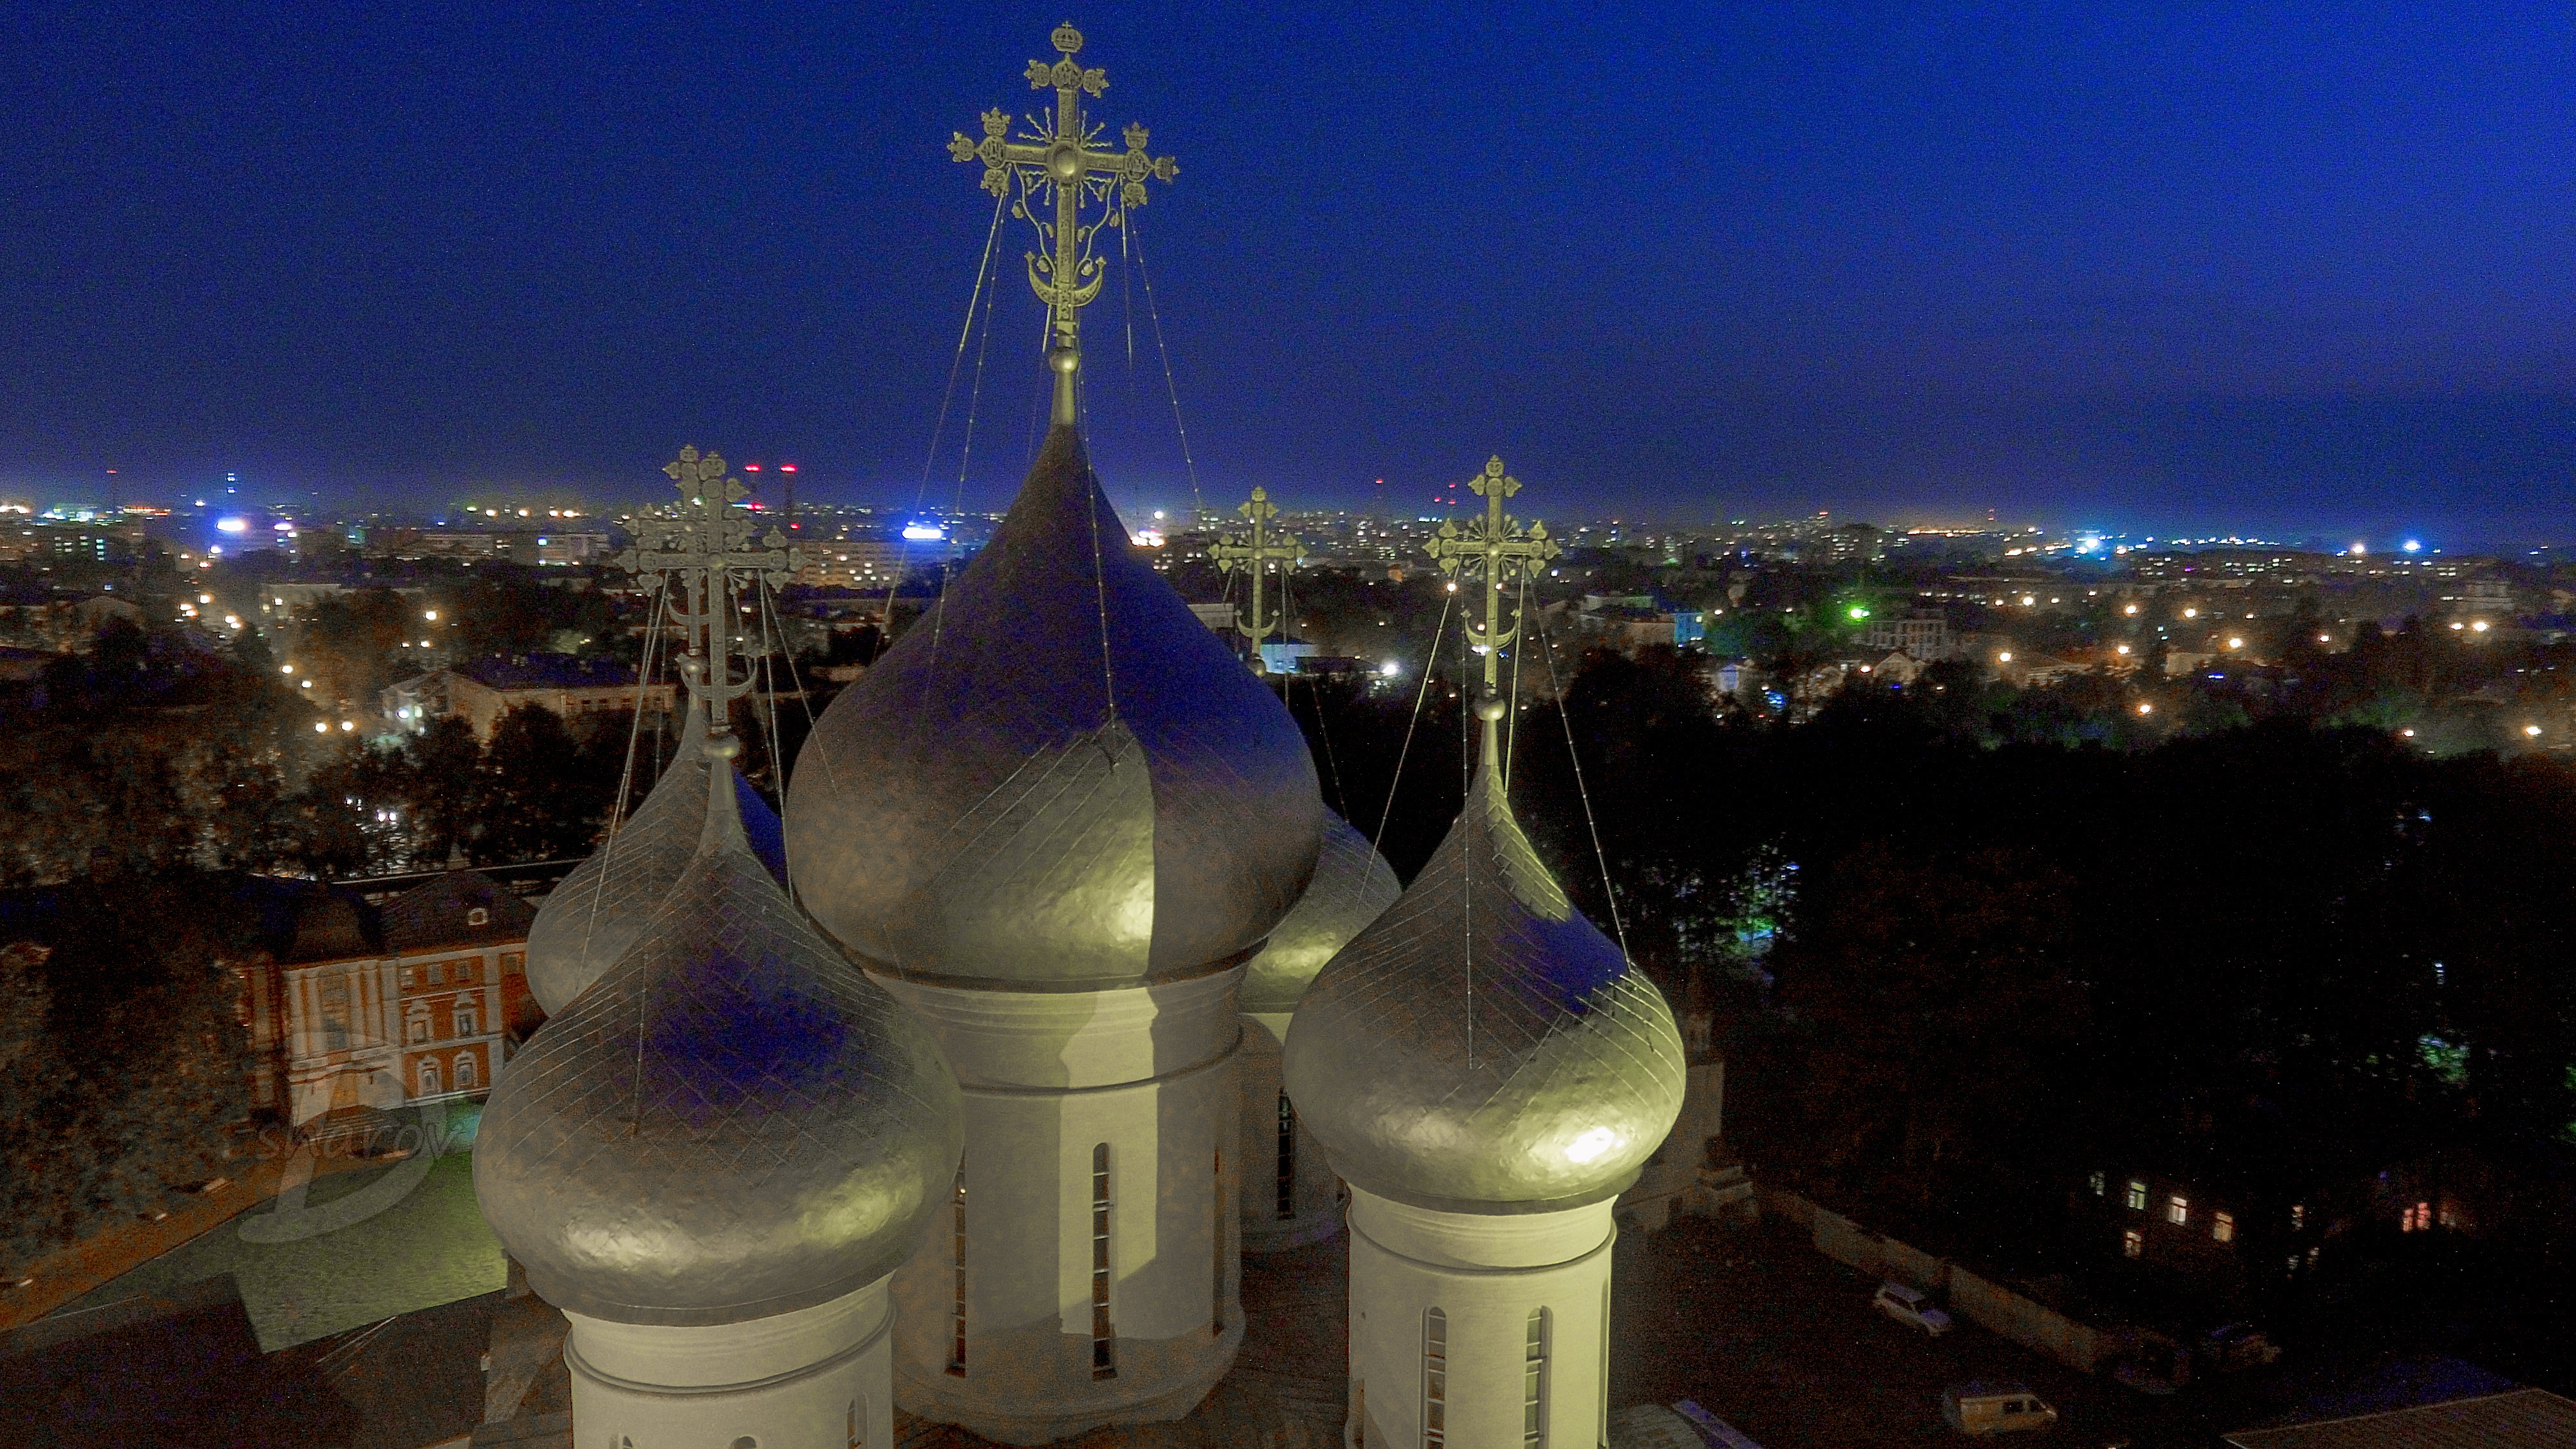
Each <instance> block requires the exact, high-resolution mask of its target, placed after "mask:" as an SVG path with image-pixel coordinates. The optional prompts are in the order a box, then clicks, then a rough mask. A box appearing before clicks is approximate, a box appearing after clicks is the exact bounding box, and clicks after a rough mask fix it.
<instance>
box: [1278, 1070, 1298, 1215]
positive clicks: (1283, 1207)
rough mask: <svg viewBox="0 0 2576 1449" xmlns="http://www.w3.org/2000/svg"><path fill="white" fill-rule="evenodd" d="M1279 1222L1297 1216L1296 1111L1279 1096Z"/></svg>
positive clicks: (1284, 1096)
mask: <svg viewBox="0 0 2576 1449" xmlns="http://www.w3.org/2000/svg"><path fill="white" fill-rule="evenodd" d="M1278 1215H1279V1220H1280V1221H1281V1222H1283V1223H1284V1222H1286V1221H1287V1220H1288V1219H1290V1218H1293V1217H1295V1216H1297V1109H1296V1108H1295V1107H1293V1106H1290V1105H1289V1102H1288V1094H1287V1093H1286V1092H1282V1093H1280V1094H1279V1199H1278Z"/></svg>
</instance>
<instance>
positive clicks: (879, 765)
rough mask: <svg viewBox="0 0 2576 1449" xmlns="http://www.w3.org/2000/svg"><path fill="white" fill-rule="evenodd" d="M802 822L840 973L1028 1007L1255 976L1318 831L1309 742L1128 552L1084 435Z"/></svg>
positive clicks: (797, 869)
mask: <svg viewBox="0 0 2576 1449" xmlns="http://www.w3.org/2000/svg"><path fill="white" fill-rule="evenodd" d="M788 804H789V808H788V811H787V859H788V863H789V867H790V869H791V872H792V874H793V877H794V880H795V883H796V890H797V898H798V899H799V900H800V901H801V902H802V903H803V904H804V906H805V908H806V909H807V910H808V911H811V912H812V913H813V915H814V918H815V920H816V921H817V922H819V923H820V924H821V925H822V926H823V928H824V929H825V930H827V931H829V932H830V933H831V934H832V935H833V936H834V937H835V938H837V939H838V940H839V942H840V943H841V945H842V946H843V947H844V948H845V949H847V950H848V951H850V952H851V953H852V954H853V955H855V956H857V957H859V958H861V959H863V960H866V961H868V962H870V963H871V964H874V965H881V966H883V967H885V968H887V969H890V970H892V971H895V972H897V973H900V974H903V975H907V976H933V977H941V978H946V979H950V980H966V981H976V980H980V981H984V982H989V983H992V984H995V985H1003V986H1009V987H1012V988H1015V989H1021V990H1030V989H1035V990H1082V989H1094V988H1102V987H1112V986H1127V985H1134V984H1137V983H1140V982H1143V981H1147V980H1154V979H1164V978H1170V977H1175V976H1185V975H1191V974H1195V973H1198V972H1201V971H1205V970H1208V969H1211V968H1213V967H1217V966H1221V965H1224V964H1228V963H1230V962H1232V961H1234V960H1236V959H1239V958H1240V957H1241V956H1242V955H1243V953H1245V952H1247V951H1249V950H1251V949H1252V948H1253V947H1255V946H1257V945H1259V944H1260V942H1261V941H1262V939H1263V938H1264V937H1265V936H1267V935H1269V933H1270V930H1271V928H1272V927H1273V926H1274V925H1276V924H1278V922H1279V920H1280V918H1281V917H1283V916H1285V915H1286V914H1287V913H1288V909H1289V907H1290V906H1292V905H1293V904H1295V902H1296V900H1297V898H1298V896H1299V895H1300V894H1301V893H1302V892H1304V890H1305V889H1306V883H1307V879H1308V877H1309V876H1310V875H1311V874H1312V872H1313V870H1314V868H1315V855H1316V851H1317V848H1318V839H1319V836H1320V833H1321V830H1322V820H1323V814H1324V809H1323V803H1322V800H1321V798H1320V796H1319V794H1318V792H1317V789H1316V782H1315V767H1314V763H1313V761H1312V760H1311V758H1310V757H1309V756H1308V754H1307V751H1306V743H1305V740H1304V739H1303V738H1302V737H1301V736H1300V735H1299V733H1298V730H1297V726H1296V723H1295V722H1294V721H1293V720H1291V719H1290V718H1289V717H1288V711H1287V710H1286V709H1285V708H1284V707H1282V706H1281V704H1280V703H1279V700H1278V697H1277V696H1276V695H1274V694H1272V693H1271V692H1270V689H1269V687H1268V686H1266V685H1264V684H1262V683H1261V682H1260V681H1259V680H1257V679H1255V678H1253V676H1252V675H1251V674H1250V673H1248V672H1247V671H1246V670H1245V669H1244V668H1243V666H1242V665H1241V664H1240V663H1238V662H1236V660H1235V659H1234V657H1233V655H1232V654H1231V653H1230V652H1229V651H1228V650H1227V649H1226V647H1225V646H1224V645H1223V644H1222V643H1220V642H1219V641H1218V640H1217V638H1216V636H1215V635H1213V634H1211V633H1210V632H1209V631H1208V629H1207V627H1206V626H1205V625H1203V624H1201V623H1199V621H1198V619H1197V618H1196V616H1194V615H1192V614H1191V613H1190V611H1189V608H1188V606H1186V605H1184V604H1183V603H1182V602H1181V599H1180V596H1179V595H1177V594H1175V593H1173V592H1172V589H1171V586H1170V585H1168V584H1166V583H1165V582H1164V581H1163V580H1162V578H1161V577H1159V576H1158V575H1156V574H1155V572H1154V571H1153V569H1152V568H1150V567H1149V566H1147V565H1146V564H1145V563H1144V562H1143V561H1142V560H1141V559H1139V558H1137V557H1136V556H1135V555H1134V553H1133V552H1132V551H1131V550H1130V549H1129V547H1128V543H1127V532H1126V528H1125V526H1124V525H1123V524H1121V523H1120V522H1119V519H1118V515H1117V513H1116V512H1115V511H1114V510H1112V509H1111V508H1110V506H1109V502H1108V500H1107V499H1106V498H1104V497H1102V496H1101V493H1100V488H1099V483H1098V480H1097V479H1096V478H1095V477H1094V476H1093V474H1092V471H1091V465H1090V463H1089V461H1088V459H1087V458H1086V457H1085V455H1084V452H1083V446H1082V439H1081V435H1080V434H1079V433H1078V432H1077V431H1076V430H1075V429H1074V428H1072V427H1069V426H1059V427H1056V428H1054V429H1052V430H1050V431H1049V432H1048V434H1047V441H1046V447H1045V449H1044V450H1043V451H1042V452H1041V453H1040V454H1039V456H1038V460H1037V465H1036V466H1035V467H1034V468H1032V469H1031V470H1030V472H1029V476H1028V481H1027V482H1026V483H1025V484H1024V485H1023V486H1022V487H1021V489H1020V495H1019V498H1018V500H1017V501H1016V502H1014V503H1013V504H1012V505H1011V511H1010V514H1009V515H1008V516H1007V517H1006V518H1005V519H1004V520H1003V521H1002V525H1001V527H1000V529H999V530H998V531H996V532H995V534H994V535H993V539H992V542H991V543H989V544H987V545H986V546H985V548H984V549H983V551H982V552H981V553H980V554H978V555H977V557H976V559H975V561H974V562H973V563H972V564H971V565H969V566H968V567H967V569H966V570H965V572H964V573H962V574H961V575H960V576H959V577H958V578H957V580H956V581H955V582H954V583H952V584H950V585H949V588H948V592H947V594H946V596H945V597H944V598H943V599H942V600H941V601H940V603H939V605H938V606H937V607H936V608H935V609H933V610H932V611H931V613H930V614H929V615H927V616H926V617H925V618H923V619H922V620H921V621H920V622H918V623H916V624H914V625H913V626H912V627H911V628H910V629H908V630H906V631H905V633H904V635H903V637H902V639H901V640H900V641H898V642H897V643H896V644H895V646H894V648H893V649H892V650H891V651H889V652H888V653H887V655H886V656H885V658H884V659H882V660H881V661H879V662H878V663H877V665H876V666H875V667H873V668H871V669H870V670H869V671H868V672H867V674H866V675H865V676H863V677H862V678H861V679H860V680H859V682H858V683H857V684H855V685H853V686H852V687H851V688H850V689H849V690H847V691H846V692H844V693H843V694H842V695H841V697H840V698H839V699H837V700H834V701H833V703H832V705H831V707H830V708H829V709H827V710H825V711H824V713H823V717H822V719H821V720H820V721H818V722H817V723H816V725H815V728H814V733H813V735H812V737H811V738H810V739H808V740H807V741H806V744H805V747H804V751H803V753H802V754H801V755H800V756H799V758H798V760H797V766H796V772H795V777H794V783H793V784H792V785H791V787H790V794H789V801H788Z"/></svg>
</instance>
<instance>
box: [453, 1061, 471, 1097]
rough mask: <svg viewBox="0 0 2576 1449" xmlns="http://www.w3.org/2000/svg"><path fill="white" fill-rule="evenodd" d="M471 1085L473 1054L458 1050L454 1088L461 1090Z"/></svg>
mask: <svg viewBox="0 0 2576 1449" xmlns="http://www.w3.org/2000/svg"><path fill="white" fill-rule="evenodd" d="M473 1085H474V1054H473V1053H471V1052H458V1053H457V1054H456V1090H458V1091H460V1092H462V1091H464V1090H466V1089H467V1088H469V1087H471V1086H473Z"/></svg>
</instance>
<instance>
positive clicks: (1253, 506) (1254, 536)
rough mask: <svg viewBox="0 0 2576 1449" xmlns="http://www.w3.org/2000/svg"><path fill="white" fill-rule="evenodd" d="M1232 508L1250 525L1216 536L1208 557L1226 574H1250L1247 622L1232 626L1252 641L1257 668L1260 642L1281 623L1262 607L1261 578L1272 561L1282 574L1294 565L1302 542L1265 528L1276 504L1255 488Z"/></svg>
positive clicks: (1277, 513) (1274, 514) (1288, 535)
mask: <svg viewBox="0 0 2576 1449" xmlns="http://www.w3.org/2000/svg"><path fill="white" fill-rule="evenodd" d="M1234 511H1235V512H1237V513H1240V514H1242V515H1243V516H1244V517H1245V518H1248V519H1250V520H1251V521H1252V527H1251V528H1249V529H1247V530H1246V531H1244V532H1242V533H1235V534H1228V535H1226V536H1225V537H1224V538H1222V539H1219V540H1218V541H1217V542H1216V543H1214V544H1212V545H1210V546H1209V548H1208V556H1209V557H1210V558H1213V559H1215V560H1216V566H1217V567H1218V568H1221V569H1223V570H1225V571H1226V572H1227V573H1233V572H1234V571H1236V570H1237V569H1241V570H1244V571H1246V572H1248V573H1250V574H1251V575H1252V618H1251V620H1250V621H1249V622H1237V623H1236V624H1235V626H1234V627H1235V629H1236V631H1237V632H1239V633H1241V634H1242V635H1243V636H1244V637H1245V638H1247V639H1250V640H1251V641H1252V648H1253V655H1252V657H1253V659H1254V661H1255V662H1256V667H1258V661H1259V660H1260V658H1261V652H1260V651H1261V641H1262V640H1263V639H1266V638H1268V637H1269V636H1270V631H1271V630H1272V629H1273V628H1275V627H1277V626H1278V625H1279V623H1280V622H1281V621H1280V620H1279V619H1278V618H1275V617H1272V616H1271V615H1269V614H1268V613H1267V612H1266V611H1265V609H1264V606H1263V602H1262V596H1261V595H1262V590H1261V584H1262V580H1263V578H1264V577H1265V576H1266V575H1268V574H1269V572H1270V565H1271V564H1272V563H1274V562H1275V563H1277V564H1278V565H1279V568H1280V572H1282V573H1286V572H1287V571H1288V570H1290V569H1292V568H1295V567H1296V566H1297V556H1298V555H1299V554H1301V553H1303V552H1305V550H1306V545H1305V544H1304V543H1302V542H1300V541H1299V540H1298V539H1297V537H1296V535H1294V534H1287V533H1272V532H1270V531H1269V527H1270V520H1272V519H1274V518H1277V517H1278V516H1279V505H1278V504H1276V503H1273V502H1271V501H1270V495H1269V494H1267V493H1265V492H1263V491H1262V490H1260V489H1258V488H1255V489H1253V490H1252V501H1251V502H1249V503H1245V504H1242V505H1240V506H1238V507H1237V508H1236V509H1235V510H1234ZM1281 594H1282V596H1283V598H1284V596H1285V594H1286V590H1285V589H1284V588H1283V589H1282V590H1281Z"/></svg>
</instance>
